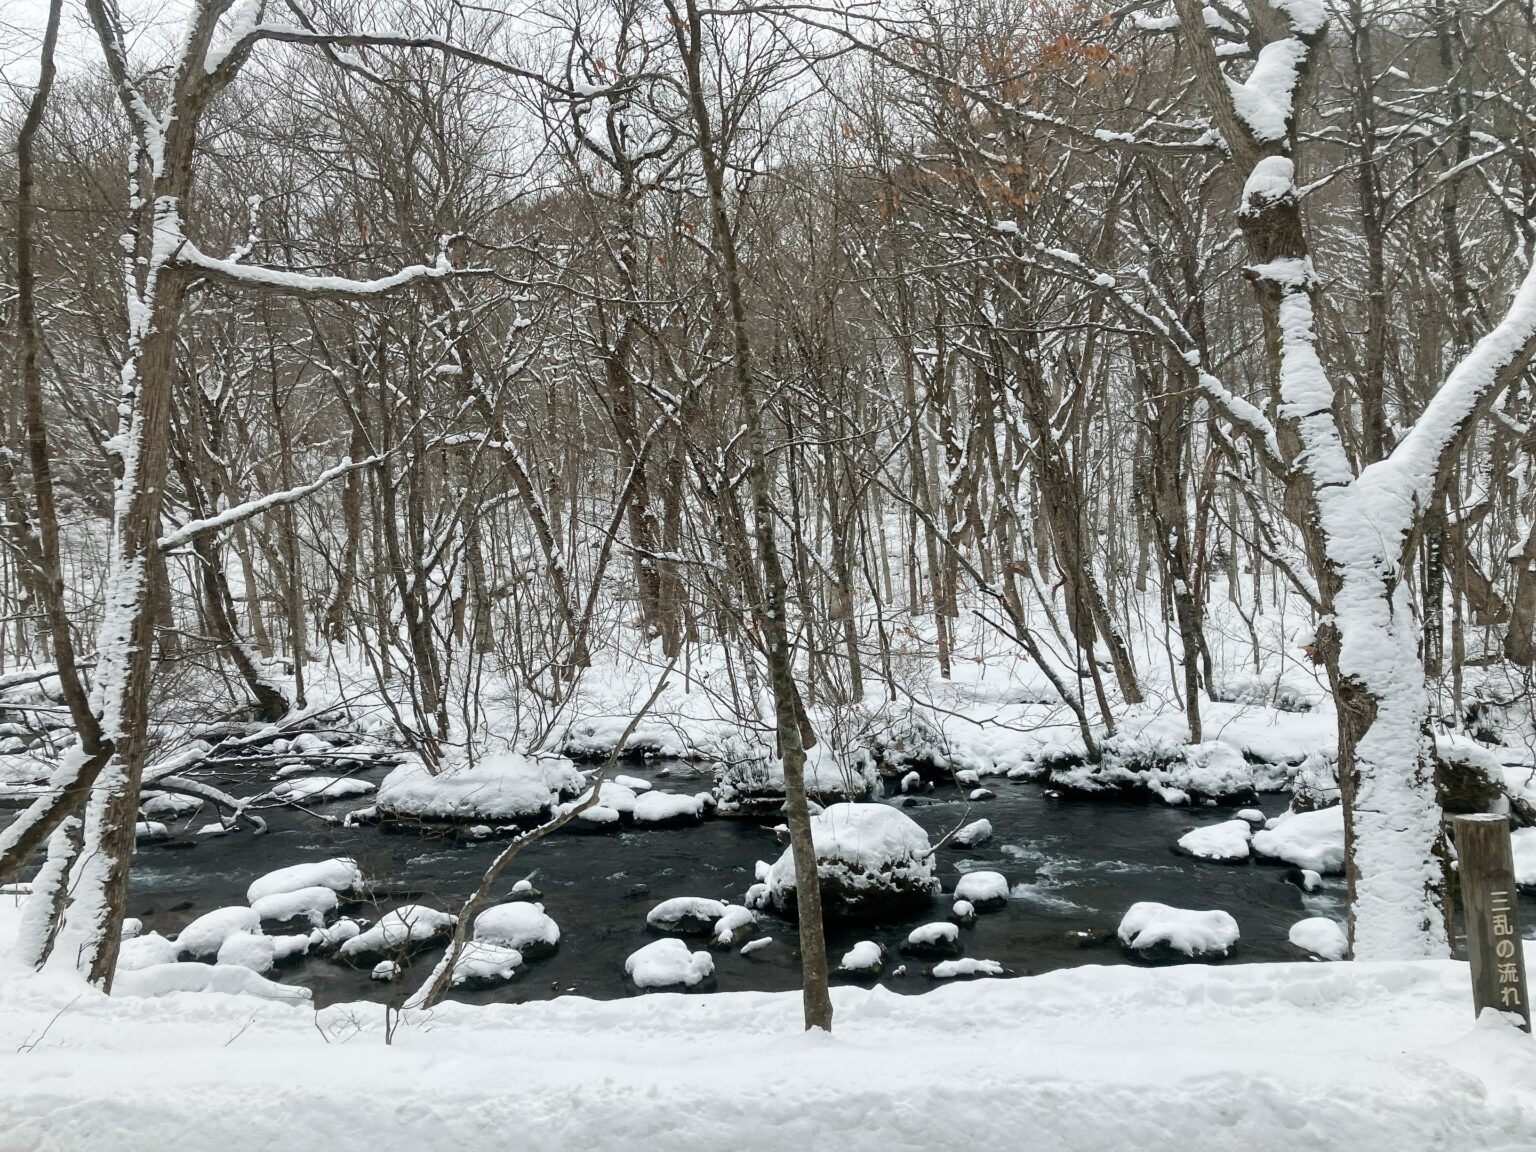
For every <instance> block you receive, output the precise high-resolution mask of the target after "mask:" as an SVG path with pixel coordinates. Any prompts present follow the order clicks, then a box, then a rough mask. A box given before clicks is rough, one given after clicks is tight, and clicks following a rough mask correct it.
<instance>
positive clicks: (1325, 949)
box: [1287, 916, 1349, 960]
mask: <svg viewBox="0 0 1536 1152" xmlns="http://www.w3.org/2000/svg"><path fill="white" fill-rule="evenodd" d="M1287 939H1288V940H1290V942H1291V943H1292V944H1294V945H1295V946H1296V947H1298V948H1300V949H1301V950H1302V951H1304V952H1310V953H1312V955H1314V956H1316V957H1318V958H1319V959H1322V960H1342V959H1344V957H1345V956H1347V955H1348V954H1349V936H1348V934H1347V933H1346V932H1345V931H1344V925H1342V924H1340V923H1339V922H1338V921H1337V920H1330V919H1329V918H1328V917H1327V916H1309V917H1307V919H1305V920H1298V921H1296V923H1294V924H1292V925H1291V930H1290V932H1289V933H1288V934H1287Z"/></svg>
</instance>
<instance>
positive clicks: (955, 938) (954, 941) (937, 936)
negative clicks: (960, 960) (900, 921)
mask: <svg viewBox="0 0 1536 1152" xmlns="http://www.w3.org/2000/svg"><path fill="white" fill-rule="evenodd" d="M901 950H902V951H903V952H906V953H908V954H909V955H912V956H952V955H954V954H955V953H956V952H958V951H960V929H959V927H958V926H957V925H954V924H951V923H950V922H949V921H948V920H936V921H934V922H933V923H932V924H923V925H921V926H919V927H917V928H914V929H912V931H910V932H908V933H907V938H906V939H905V940H903V941H902V944H901Z"/></svg>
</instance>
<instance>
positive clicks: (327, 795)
mask: <svg viewBox="0 0 1536 1152" xmlns="http://www.w3.org/2000/svg"><path fill="white" fill-rule="evenodd" d="M373 790H374V785H373V784H372V783H370V782H369V781H367V780H359V779H357V778H356V777H355V776H300V777H299V778H298V779H295V780H285V781H283V783H281V784H279V785H278V786H277V787H276V788H274V789H272V794H273V795H274V796H276V797H277V798H278V799H279V800H286V801H288V802H289V803H292V804H305V803H314V802H316V801H320V800H340V799H343V798H344V797H347V796H366V795H368V794H369V793H370V792H372V791H373Z"/></svg>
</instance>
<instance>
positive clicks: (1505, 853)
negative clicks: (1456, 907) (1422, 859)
mask: <svg viewBox="0 0 1536 1152" xmlns="http://www.w3.org/2000/svg"><path fill="white" fill-rule="evenodd" d="M1451 823H1452V827H1453V828H1454V829H1455V834H1456V859H1457V863H1458V869H1459V871H1460V872H1461V907H1462V913H1463V915H1465V916H1466V920H1467V958H1468V959H1469V960H1471V962H1472V1007H1473V1011H1474V1012H1475V1013H1477V1014H1479V1015H1481V1013H1482V1011H1483V1009H1484V1008H1495V1009H1497V1010H1498V1011H1500V1012H1514V1013H1516V1014H1518V1015H1519V1016H1520V1018H1521V1020H1523V1021H1524V1023H1523V1024H1522V1025H1521V1027H1522V1028H1524V1030H1525V1031H1527V1032H1529V1031H1530V1030H1531V1001H1530V996H1529V994H1528V993H1527V991H1526V983H1525V953H1524V951H1523V950H1522V946H1521V943H1520V921H1519V918H1518V910H1517V900H1516V894H1515V860H1514V855H1513V853H1512V851H1511V849H1510V845H1509V820H1508V819H1506V818H1505V817H1503V816H1496V815H1478V816H1456V817H1453V818H1452V822H1451Z"/></svg>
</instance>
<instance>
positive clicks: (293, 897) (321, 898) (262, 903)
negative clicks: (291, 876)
mask: <svg viewBox="0 0 1536 1152" xmlns="http://www.w3.org/2000/svg"><path fill="white" fill-rule="evenodd" d="M338 903H339V900H338V898H337V896H336V893H335V892H334V891H333V890H332V889H330V888H325V887H322V886H320V885H318V884H317V885H315V886H314V887H312V888H300V889H298V890H297V891H295V892H274V893H272V895H270V896H262V897H259V898H258V899H255V900H253V901H251V911H253V912H255V913H256V915H258V916H260V917H261V920H262V924H263V925H266V924H275V925H284V924H291V923H293V921H295V920H303V921H304V922H305V923H307V924H309V925H310V926H311V927H314V928H319V927H321V926H323V925H324V924H325V921H326V918H327V917H328V916H329V915H330V914H331V913H332V912H334V911H336V905H337V904H338Z"/></svg>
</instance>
